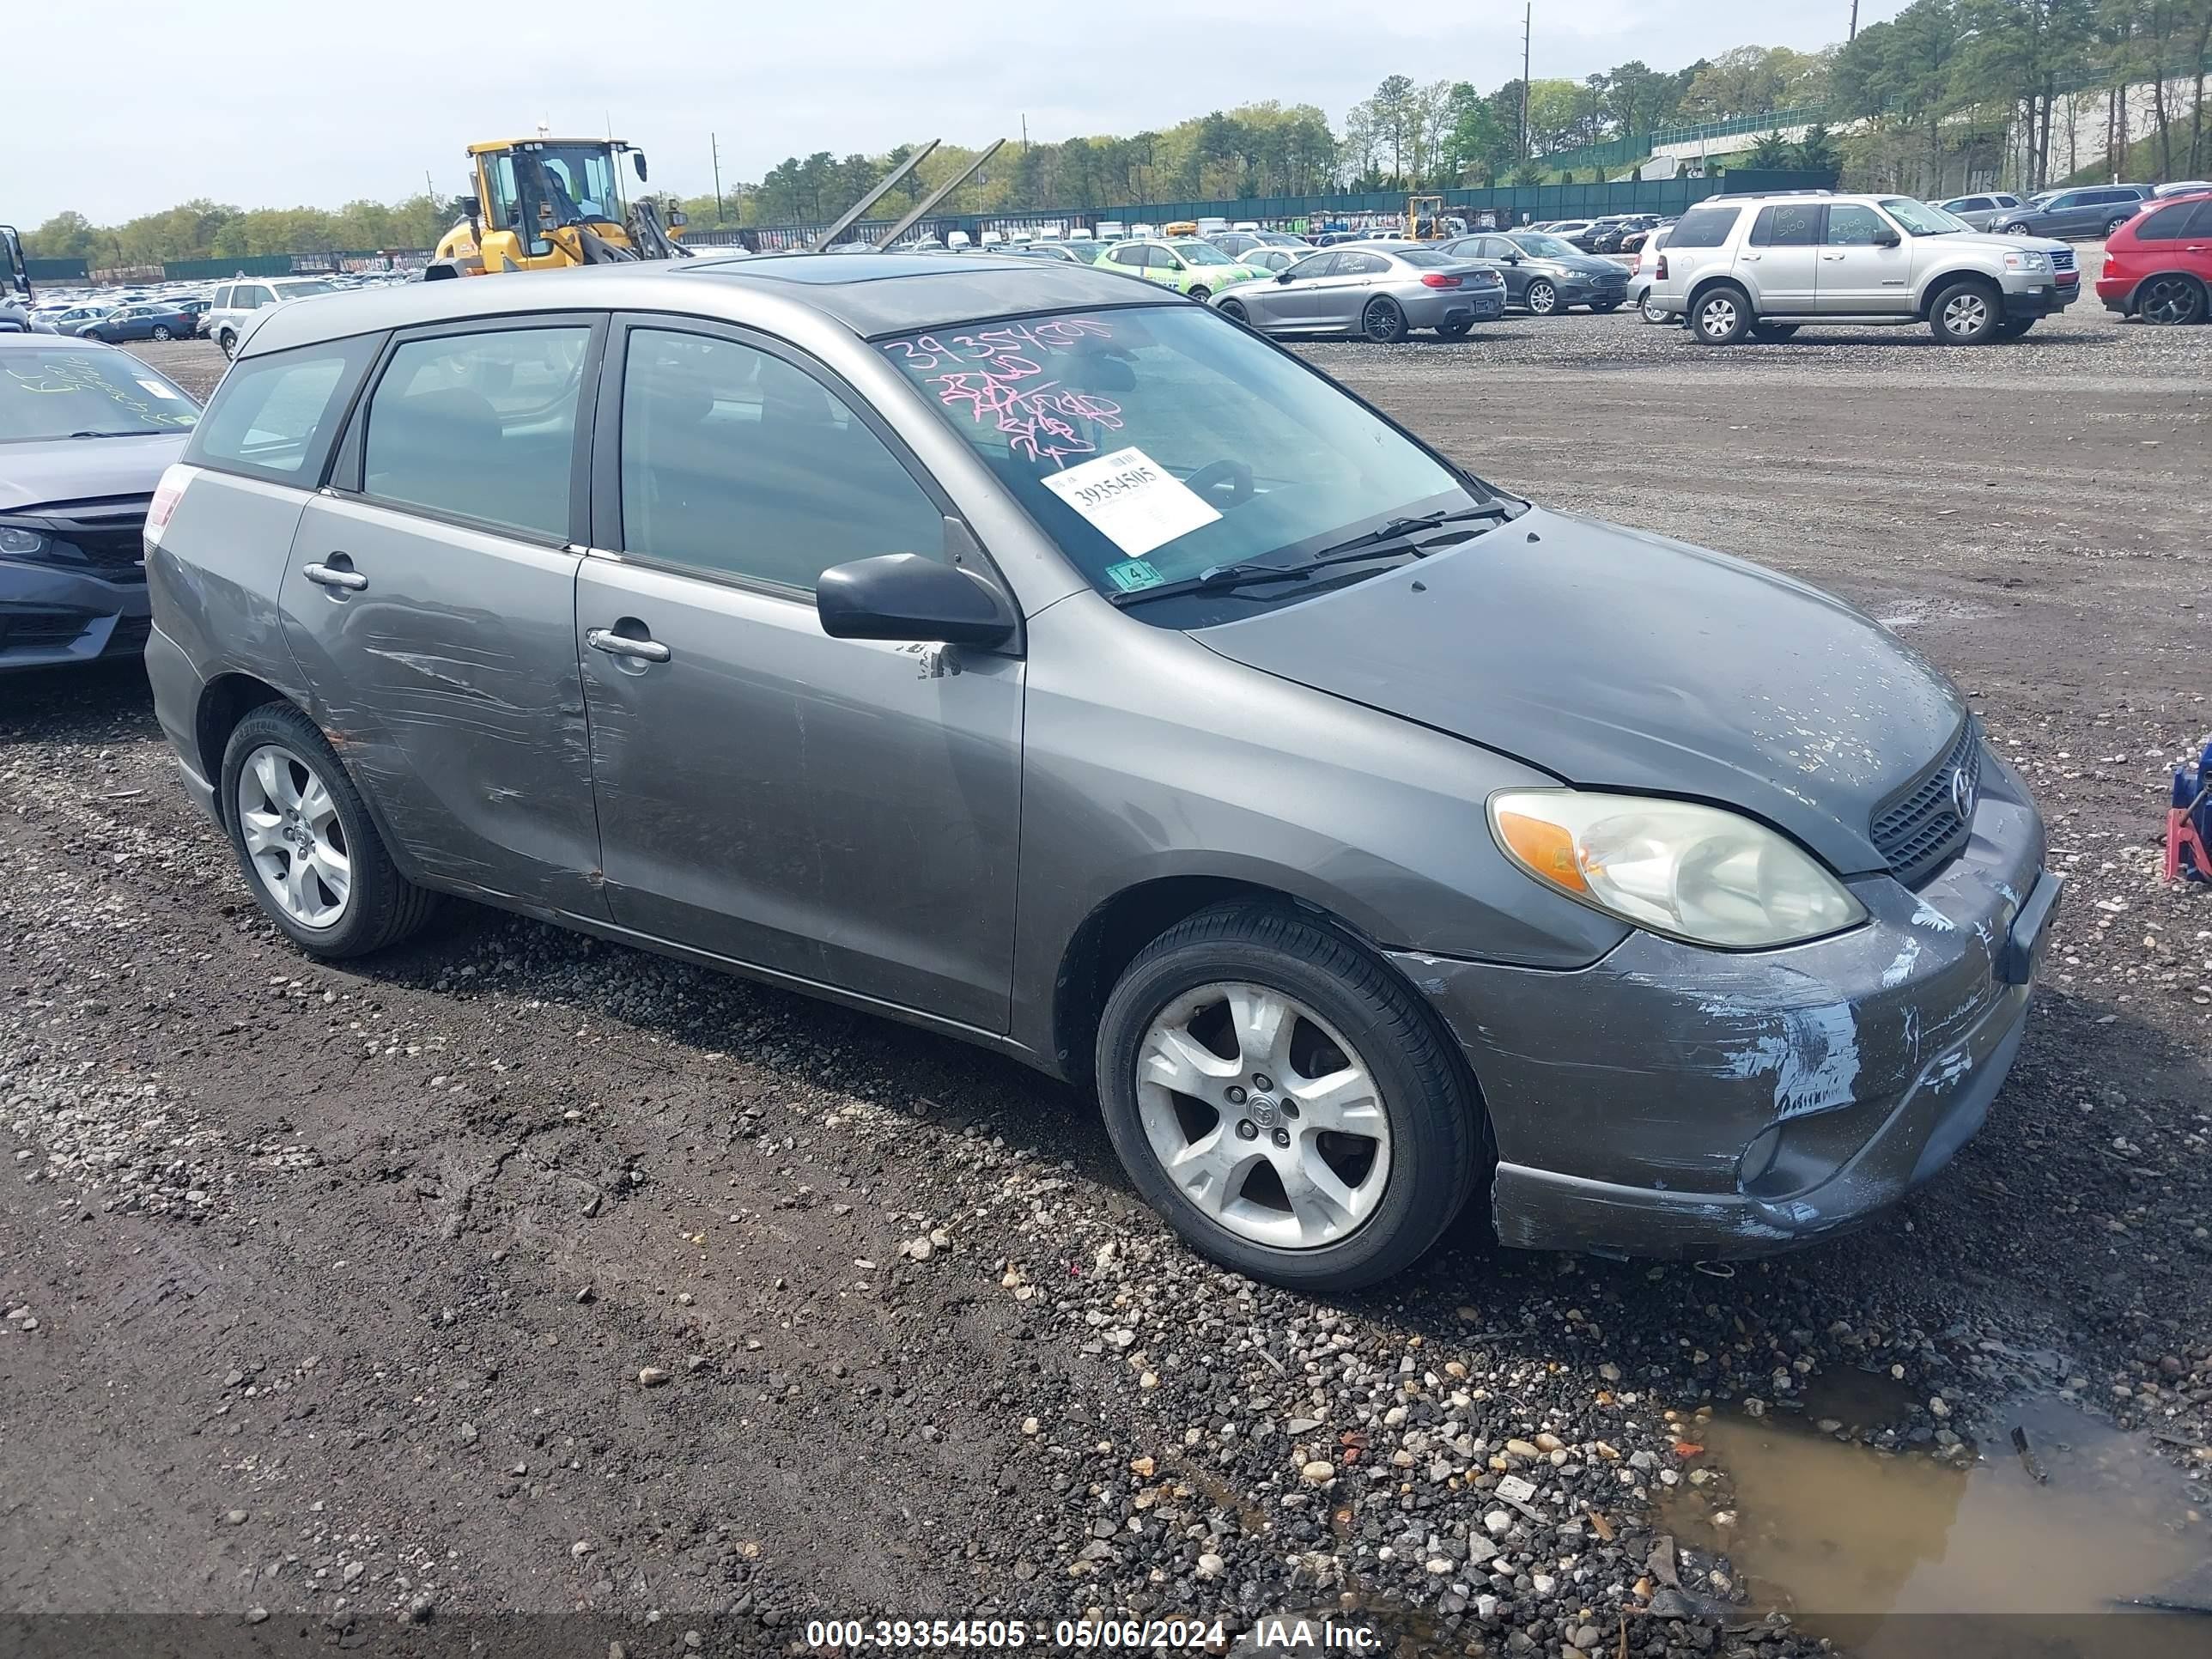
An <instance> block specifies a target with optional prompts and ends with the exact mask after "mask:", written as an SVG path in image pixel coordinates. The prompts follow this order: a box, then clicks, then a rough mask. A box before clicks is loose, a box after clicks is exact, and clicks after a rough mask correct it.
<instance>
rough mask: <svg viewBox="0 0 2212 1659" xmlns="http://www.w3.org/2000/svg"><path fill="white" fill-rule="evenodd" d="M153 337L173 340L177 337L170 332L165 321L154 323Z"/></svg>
mask: <svg viewBox="0 0 2212 1659" xmlns="http://www.w3.org/2000/svg"><path fill="white" fill-rule="evenodd" d="M154 337H155V339H157V340H173V339H175V338H176V336H175V335H174V334H173V333H172V332H170V331H169V325H167V323H156V324H155V325H154Z"/></svg>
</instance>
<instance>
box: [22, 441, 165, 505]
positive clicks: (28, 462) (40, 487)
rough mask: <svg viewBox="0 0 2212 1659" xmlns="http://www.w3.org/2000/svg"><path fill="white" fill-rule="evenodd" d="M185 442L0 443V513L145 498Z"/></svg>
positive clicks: (150, 493) (159, 481)
mask: <svg viewBox="0 0 2212 1659" xmlns="http://www.w3.org/2000/svg"><path fill="white" fill-rule="evenodd" d="M186 437H187V435H186V434H185V433H182V432H175V433H170V432H164V433H159V434H155V435H148V436H146V437H132V438H58V439H55V440H53V441H50V442H33V443H0V513H30V512H35V511H36V510H37V509H38V508H40V507H46V506H48V505H51V504H53V503H57V502H62V501H96V500H98V499H100V497H102V496H105V495H152V494H153V493H154V486H155V484H157V483H161V472H162V470H163V469H164V468H166V467H167V466H168V465H169V464H170V463H171V462H173V461H175V460H177V459H180V458H181V457H182V456H183V454H184V453H185V441H186Z"/></svg>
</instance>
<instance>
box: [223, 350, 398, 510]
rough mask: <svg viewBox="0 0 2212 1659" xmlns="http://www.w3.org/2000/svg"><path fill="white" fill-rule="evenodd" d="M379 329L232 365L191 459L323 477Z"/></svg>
mask: <svg viewBox="0 0 2212 1659" xmlns="http://www.w3.org/2000/svg"><path fill="white" fill-rule="evenodd" d="M377 338H378V337H376V336H374V335H362V336H358V337H355V338H353V339H349V340H331V341H326V342H324V343H320V344H318V345H312V346H299V347H296V348H295V349H292V350H290V351H272V352H270V353H269V354H268V355H267V356H261V357H247V358H245V359H243V360H241V361H240V362H237V363H235V364H234V365H232V367H231V368H230V371H229V372H228V374H225V375H224V376H223V377H222V384H221V385H220V386H216V391H215V397H214V398H213V400H212V401H211V402H210V404H208V408H207V412H206V414H204V416H201V418H200V423H199V425H198V426H197V428H194V430H193V434H192V441H191V445H190V446H189V447H187V449H186V450H185V460H186V461H187V462H190V463H192V464H195V465H201V466H208V467H213V468H215V469H216V471H225V472H243V473H246V474H249V475H251V476H253V477H264V478H267V479H270V480H271V481H272V482H274V483H292V484H301V485H304V486H307V487H313V485H315V484H316V483H319V482H321V479H322V475H323V467H324V465H325V463H326V462H327V461H328V460H329V459H330V452H331V444H332V443H333V441H335V440H336V438H337V429H338V424H339V422H340V420H341V418H342V417H343V415H344V412H345V409H346V405H347V404H349V402H350V401H351V400H352V398H353V393H354V391H355V388H356V387H357V386H359V385H360V384H361V378H362V375H363V374H365V373H366V372H367V371H368V365H369V362H370V360H371V359H373V358H374V356H375V355H376V346H377Z"/></svg>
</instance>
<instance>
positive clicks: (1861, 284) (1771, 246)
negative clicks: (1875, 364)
mask: <svg viewBox="0 0 2212 1659" xmlns="http://www.w3.org/2000/svg"><path fill="white" fill-rule="evenodd" d="M2080 293H2081V272H2080V270H2079V269H2078V268H2077V267H2076V265H2075V259H2074V251H2073V250H2072V249H2071V248H2069V247H2068V246H2066V245H2065V244H2063V242H2047V241H2035V240H2029V239H2027V238H2025V237H2018V236H1995V235H1990V234H1985V233H1984V232H1981V231H1977V230H1974V229H1972V228H1970V227H1968V225H1967V224H1966V222H1965V221H1964V220H1961V219H1960V218H1958V217H1956V216H1954V215H1952V214H1948V213H1946V212H1944V211H1943V210H1942V209H1941V208H1934V207H1930V206H1929V205H1928V204H1926V203H1925V202H1917V201H1914V200H1913V199H1912V198H1911V197H1907V196H1826V195H1795V196H1715V197H1708V198H1707V199H1706V200H1705V201H1703V202H1701V203H1699V204H1698V205H1697V206H1695V207H1693V208H1692V209H1691V210H1689V211H1688V212H1687V213H1685V214H1684V215H1683V216H1682V217H1681V221H1680V223H1678V224H1676V225H1675V227H1674V230H1673V231H1672V233H1670V234H1669V235H1668V238H1667V246H1666V249H1665V251H1664V252H1662V254H1661V256H1660V258H1659V262H1658V267H1657V270H1656V271H1655V272H1654V273H1653V278H1652V283H1651V289H1650V294H1649V295H1647V296H1646V297H1645V300H1644V304H1645V305H1646V306H1647V307H1649V308H1650V310H1651V311H1653V312H1657V313H1664V314H1665V315H1667V316H1670V317H1680V316H1686V317H1687V319H1688V320H1689V324H1690V329H1691V331H1692V333H1694V334H1695V335H1696V336H1697V337H1699V339H1700V340H1703V341H1705V343H1707V344H1708V345H1732V344H1734V343H1735V342H1737V341H1739V340H1741V339H1744V338H1745V337H1751V338H1753V339H1760V340H1782V339H1787V338H1788V337H1790V335H1792V334H1795V333H1796V331H1797V330H1798V328H1799V326H1800V325H1802V324H1805V323H1808V322H1815V321H1817V322H1824V323H1915V322H1923V323H1926V324H1927V325H1929V327H1930V328H1932V329H1933V330H1934V331H1935V333H1936V339H1937V340H1938V341H1940V342H1942V343H1943V344H1945V345H1980V344H1982V343H1984V342H1986V341H1990V340H1997V339H2016V338H2018V337H2020V336H2021V335H2023V334H2025V333H2027V331H2028V330H2029V329H2031V328H2033V326H2034V325H2035V323H2036V320H2037V319H2039V318H2043V317H2048V316H2051V314H2053V313H2056V312H2059V311H2063V310H2064V309H2065V308H2066V307H2068V306H2069V305H2071V304H2073V303H2074V301H2075V298H2076V296H2078V295H2080Z"/></svg>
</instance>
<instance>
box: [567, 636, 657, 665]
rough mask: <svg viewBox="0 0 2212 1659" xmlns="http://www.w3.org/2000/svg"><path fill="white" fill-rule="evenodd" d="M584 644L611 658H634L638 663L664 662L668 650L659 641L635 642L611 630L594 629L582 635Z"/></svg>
mask: <svg viewBox="0 0 2212 1659" xmlns="http://www.w3.org/2000/svg"><path fill="white" fill-rule="evenodd" d="M584 643H585V644H586V645H588V646H590V647H592V650H594V651H604V652H605V653H607V654H608V655H609V656H611V657H635V658H636V659H638V660H639V661H640V662H666V661H667V660H668V659H669V656H670V654H671V653H670V652H669V649H668V647H666V646H665V645H663V644H662V643H661V642H660V641H659V640H636V639H632V638H631V637H630V636H629V635H627V634H617V633H616V632H615V631H614V630H613V629H611V628H594V629H590V630H588V631H587V632H586V634H585V635H584Z"/></svg>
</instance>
